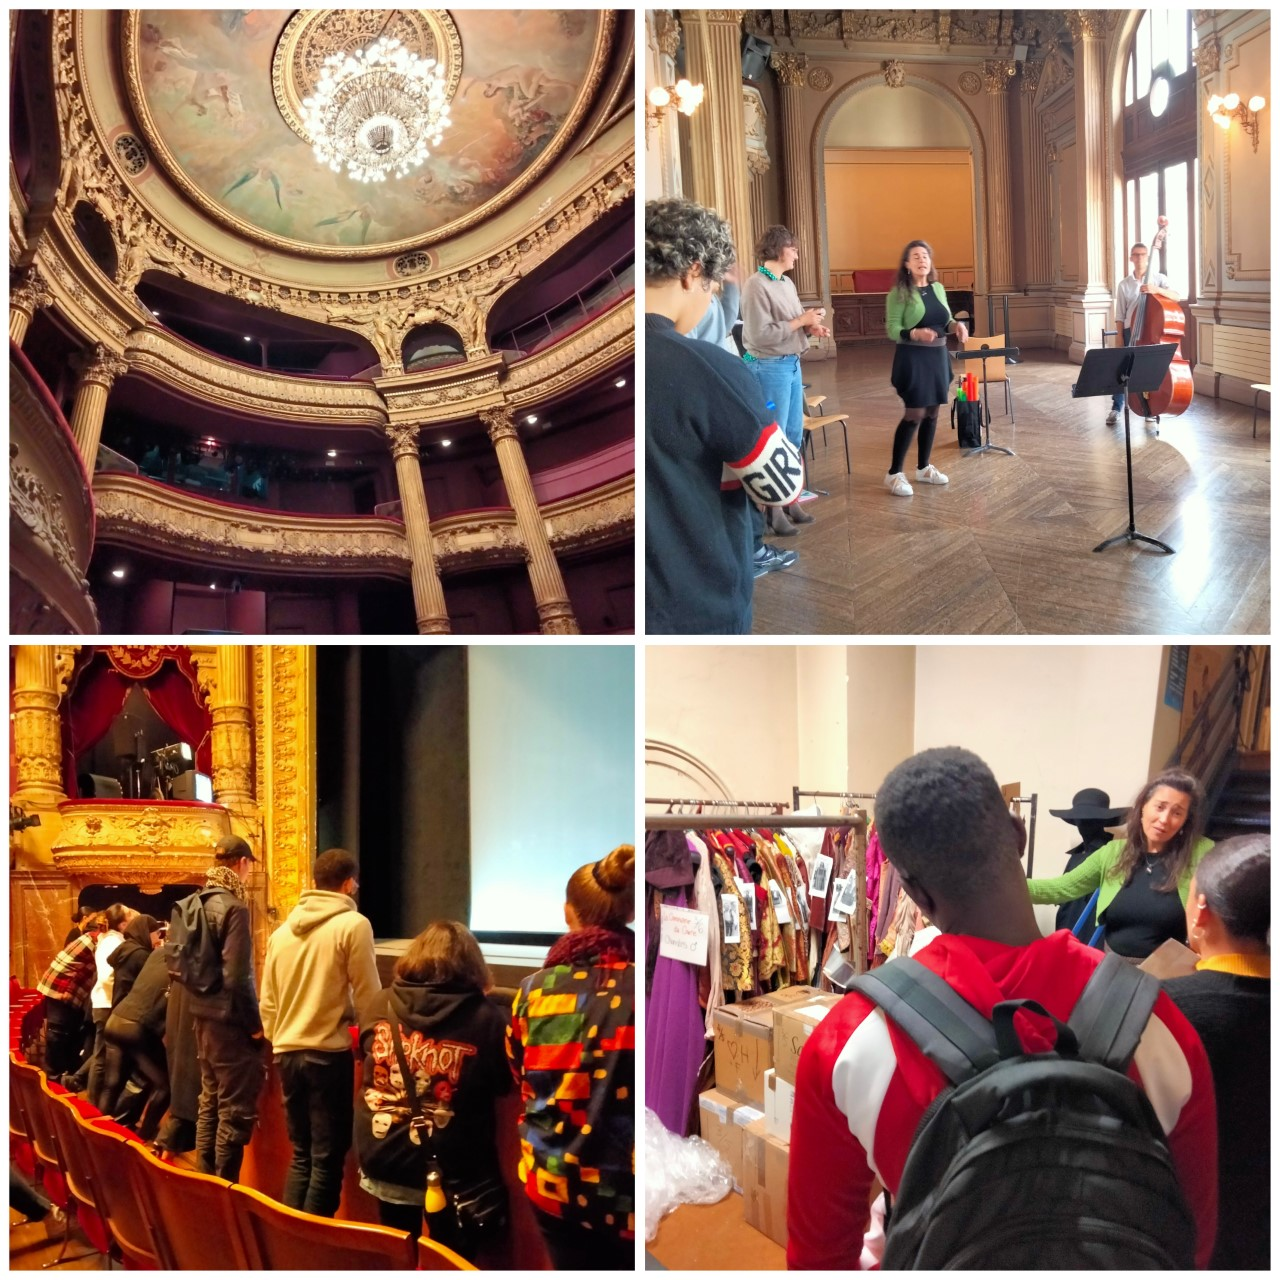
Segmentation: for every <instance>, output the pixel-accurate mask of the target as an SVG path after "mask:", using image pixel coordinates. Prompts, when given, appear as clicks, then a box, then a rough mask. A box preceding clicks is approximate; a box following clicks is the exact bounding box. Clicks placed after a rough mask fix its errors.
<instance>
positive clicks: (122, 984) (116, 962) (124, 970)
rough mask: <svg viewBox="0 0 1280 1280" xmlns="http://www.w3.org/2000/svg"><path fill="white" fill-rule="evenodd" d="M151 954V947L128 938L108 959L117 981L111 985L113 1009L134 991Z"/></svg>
mask: <svg viewBox="0 0 1280 1280" xmlns="http://www.w3.org/2000/svg"><path fill="white" fill-rule="evenodd" d="M150 954H151V948H150V947H144V946H143V945H142V944H141V943H139V942H135V941H134V940H133V939H132V938H130V937H128V936H126V937H125V940H124V941H123V942H122V943H121V944H120V945H119V946H118V947H117V948H116V949H115V950H114V951H113V952H112V953H111V954H110V955H109V956H108V957H107V963H108V964H109V965H110V966H111V967H112V968H113V969H114V970H115V974H116V977H115V981H114V982H113V983H112V984H111V1007H112V1008H113V1009H115V1008H116V1007H117V1006H118V1005H119V1004H120V1002H121V1001H122V1000H123V999H124V998H125V997H126V996H127V995H128V994H129V992H130V991H131V990H132V989H133V984H134V982H135V981H137V977H138V974H140V973H141V972H142V967H143V965H145V964H146V963H147V957H148V956H149V955H150Z"/></svg>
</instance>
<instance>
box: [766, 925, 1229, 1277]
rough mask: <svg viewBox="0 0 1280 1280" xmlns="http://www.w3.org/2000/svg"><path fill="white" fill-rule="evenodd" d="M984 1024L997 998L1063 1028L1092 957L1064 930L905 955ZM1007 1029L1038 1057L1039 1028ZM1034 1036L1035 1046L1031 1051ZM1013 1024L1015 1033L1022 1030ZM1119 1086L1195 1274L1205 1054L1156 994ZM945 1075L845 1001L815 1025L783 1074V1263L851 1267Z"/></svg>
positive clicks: (1204, 1244) (1204, 1140)
mask: <svg viewBox="0 0 1280 1280" xmlns="http://www.w3.org/2000/svg"><path fill="white" fill-rule="evenodd" d="M915 958H916V959H917V960H919V961H920V963H922V964H924V965H927V966H928V967H929V968H930V969H932V970H933V971H934V972H935V973H937V974H938V975H939V976H940V977H942V978H943V979H944V980H945V981H946V982H947V983H948V984H949V985H950V986H951V987H952V988H953V989H954V990H955V991H956V992H958V993H959V994H960V995H961V996H963V997H964V999H966V1000H968V1001H969V1003H970V1004H972V1005H973V1006H974V1007H975V1008H976V1009H978V1010H979V1011H980V1012H981V1013H983V1014H985V1015H986V1016H987V1017H990V1016H991V1010H992V1008H993V1007H994V1006H995V1005H996V1004H997V1003H998V1002H999V1001H1001V1000H1013V999H1020V998H1029V999H1035V1000H1038V1001H1039V1002H1040V1003H1041V1004H1042V1005H1044V1007H1045V1008H1046V1009H1047V1010H1049V1012H1050V1013H1052V1014H1053V1015H1054V1016H1055V1017H1057V1018H1059V1019H1061V1020H1062V1021H1064V1022H1065V1021H1066V1020H1067V1018H1068V1017H1069V1016H1070V1013H1071V1009H1072V1007H1073V1006H1074V1004H1075V1002H1076V1000H1077V998H1078V997H1079V995H1080V993H1081V991H1083V990H1084V987H1085V984H1086V983H1087V982H1088V981H1089V978H1090V976H1091V975H1092V973H1093V971H1094V969H1095V968H1096V967H1097V965H1098V963H1099V961H1100V960H1101V958H1102V955H1101V952H1099V951H1096V950H1094V949H1093V948H1091V947H1086V946H1084V945H1083V944H1082V943H1081V942H1079V941H1077V939H1075V938H1074V937H1072V936H1071V934H1070V933H1068V932H1066V931H1065V930H1063V931H1060V932H1058V933H1054V934H1051V935H1050V936H1049V937H1047V938H1042V939H1041V940H1040V941H1039V942H1035V943H1032V944H1031V945H1030V946H1027V947H1010V946H1006V945H1005V944H1003V943H999V942H992V941H990V940H988V939H985V938H971V937H967V936H960V935H955V934H943V935H942V936H941V937H940V938H937V939H936V940H935V941H934V942H932V943H930V944H929V945H928V946H927V947H925V948H924V949H923V950H922V951H920V952H919V953H918V954H917V955H916V957H915ZM1034 1023H1035V1024H1037V1025H1032V1024H1033V1020H1032V1019H1029V1018H1019V1020H1018V1026H1019V1030H1020V1031H1023V1043H1024V1045H1025V1046H1026V1047H1027V1049H1028V1050H1029V1051H1031V1052H1035V1051H1037V1050H1042V1049H1045V1048H1048V1047H1049V1044H1050V1042H1051V1035H1052V1033H1051V1031H1050V1030H1048V1024H1047V1023H1046V1022H1044V1020H1043V1019H1035V1020H1034ZM1041 1026H1043V1027H1044V1028H1046V1031H1045V1039H1044V1041H1043V1042H1042V1043H1041V1044H1036V1043H1034V1042H1033V1036H1034V1035H1035V1034H1036V1033H1037V1032H1038V1031H1039V1027H1041ZM1024 1027H1026V1028H1027V1030H1023V1028H1024ZM1129 1075H1130V1077H1131V1078H1132V1079H1133V1080H1135V1081H1137V1083H1138V1084H1140V1085H1141V1086H1142V1088H1143V1089H1144V1090H1145V1092H1146V1094H1147V1097H1148V1098H1149V1099H1150V1101H1151V1104H1152V1107H1153V1108H1154V1109H1155V1113H1156V1115H1157V1117H1158V1118H1159V1120H1160V1124H1161V1126H1162V1127H1163V1129H1164V1131H1165V1134H1166V1135H1167V1136H1168V1140H1169V1149H1170V1152H1171V1153H1172V1156H1173V1162H1174V1167H1175V1168H1176V1170H1177V1173H1178V1178H1179V1180H1180V1182H1181V1183H1182V1189H1183V1192H1184V1193H1185V1195H1186V1197H1187V1204H1188V1206H1189V1207H1190V1209H1191V1213H1192V1216H1193V1218H1194V1219H1195V1223H1196V1263H1197V1265H1198V1266H1200V1267H1202V1268H1203V1267H1205V1266H1206V1265H1207V1264H1208V1261H1209V1256H1210V1254H1211V1252H1212V1250H1213V1242H1214V1235H1215V1233H1216V1230H1217V1221H1218V1155H1217V1153H1218V1122H1217V1112H1216V1110H1215V1107H1214V1096H1213V1080H1212V1077H1211V1075H1210V1072H1209V1060H1208V1058H1207V1056H1206V1055H1205V1051H1204V1046H1203V1045H1202V1044H1201V1043H1200V1039H1199V1037H1198V1036H1197V1035H1196V1033H1195V1032H1194V1031H1193V1030H1192V1028H1191V1024H1190V1023H1189V1022H1187V1020H1186V1019H1185V1018H1184V1017H1183V1016H1182V1014H1181V1013H1180V1012H1179V1011H1178V1010H1177V1008H1176V1007H1175V1006H1174V1004H1173V1002H1172V1001H1171V1000H1170V999H1169V997H1168V996H1167V995H1166V994H1164V992H1161V994H1160V998H1159V999H1158V1000H1157V1001H1156V1005H1155V1010H1154V1012H1153V1014H1152V1017H1151V1019H1150V1021H1149V1022H1148V1023H1147V1029H1146V1031H1145V1032H1144V1033H1143V1036H1142V1041H1141V1043H1140V1044H1139V1046H1138V1051H1137V1053H1136V1054H1135V1055H1134V1061H1133V1065H1132V1066H1131V1067H1130V1069H1129ZM945 1085H946V1078H945V1077H944V1076H943V1074H942V1072H941V1071H939V1070H938V1068H937V1067H935V1066H934V1065H933V1063H932V1062H930V1061H929V1060H928V1059H927V1058H926V1057H925V1056H924V1055H923V1054H922V1053H921V1052H920V1050H919V1049H917V1048H916V1046H915V1044H914V1043H913V1042H912V1041H911V1040H909V1039H908V1038H907V1037H906V1036H905V1035H904V1034H903V1033H902V1032H901V1031H900V1030H899V1029H898V1028H897V1027H896V1026H894V1025H893V1024H892V1023H890V1022H889V1021H888V1020H887V1019H886V1018H885V1016H884V1013H883V1012H882V1011H881V1010H880V1009H878V1008H877V1007H876V1006H875V1005H873V1004H872V1003H871V1002H870V1001H869V1000H867V999H865V998H864V997H863V996H860V995H857V994H856V993H854V994H851V995H848V996H846V997H845V998H844V999H843V1000H842V1001H841V1002H840V1003H839V1004H838V1005H837V1006H836V1007H835V1008H834V1009H832V1010H831V1012H830V1013H829V1014H827V1016H826V1017H825V1018H824V1019H823V1020H822V1022H820V1023H819V1024H818V1026H817V1027H815V1028H814V1030H813V1034H812V1035H811V1036H810V1037H809V1040H808V1042H807V1043H806V1044H805V1047H804V1050H803V1051H802V1052H801V1054H800V1061H799V1065H798V1067H797V1069H796V1096H795V1110H794V1112H793V1117H792V1125H791V1164H790V1174H789V1178H788V1184H787V1265H788V1267H790V1268H792V1269H796V1270H821V1269H827V1268H830V1269H832V1270H835V1269H845V1270H855V1269H857V1268H858V1267H859V1265H860V1255H861V1253H862V1240H863V1234H864V1232H865V1231H866V1229H867V1224H868V1217H869V1215H868V1196H869V1193H870V1190H871V1185H872V1181H873V1179H874V1178H875V1177H877V1176H878V1177H879V1178H880V1181H881V1182H882V1183H883V1184H884V1185H885V1186H886V1187H888V1188H889V1191H890V1192H891V1193H896V1192H897V1190H898V1184H899V1182H900V1180H901V1178H902V1170H903V1166H904V1165H905V1164H906V1160H907V1152H908V1150H909V1148H910V1145H911V1139H912V1137H913V1135H914V1134H915V1131H916V1127H917V1126H918V1125H919V1123H920V1118H921V1116H922V1115H923V1114H924V1112H925V1110H926V1108H927V1107H928V1105H929V1103H930V1102H931V1101H932V1100H933V1099H934V1098H935V1097H936V1096H937V1095H938V1094H939V1093H941V1092H942V1090H943V1088H944V1087H945Z"/></svg>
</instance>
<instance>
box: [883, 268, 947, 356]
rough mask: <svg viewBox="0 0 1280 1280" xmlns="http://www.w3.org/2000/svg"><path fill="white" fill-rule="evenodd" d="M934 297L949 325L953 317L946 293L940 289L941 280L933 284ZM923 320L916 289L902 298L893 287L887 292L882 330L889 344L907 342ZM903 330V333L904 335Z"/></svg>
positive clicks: (922, 307) (921, 306)
mask: <svg viewBox="0 0 1280 1280" xmlns="http://www.w3.org/2000/svg"><path fill="white" fill-rule="evenodd" d="M933 292H934V296H935V297H936V298H937V299H938V301H939V302H941V303H942V306H943V309H944V310H945V311H946V313H947V323H948V324H950V323H951V321H952V319H953V316H952V315H951V308H950V306H948V305H947V291H946V290H945V289H944V288H943V287H942V281H941V280H935V281H934V282H933ZM923 319H924V303H923V302H922V301H921V299H920V293H919V290H917V289H912V290H911V292H910V293H909V294H907V296H906V297H905V298H904V297H903V296H902V290H901V289H899V288H898V286H897V285H894V286H893V288H892V289H890V290H889V292H888V294H887V296H886V297H885V302H884V329H885V332H886V333H887V334H888V335H889V339H890V341H891V342H907V341H909V340H910V339H909V337H908V336H906V335H909V334H910V332H911V330H912V329H914V328H915V327H916V325H918V324H919V323H920V321H921V320H923ZM904 330H905V333H904Z"/></svg>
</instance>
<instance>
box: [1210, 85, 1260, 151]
mask: <svg viewBox="0 0 1280 1280" xmlns="http://www.w3.org/2000/svg"><path fill="white" fill-rule="evenodd" d="M1266 105H1267V100H1266V98H1264V97H1262V96H1261V95H1260V94H1255V95H1254V96H1253V97H1252V98H1250V99H1249V105H1248V106H1247V107H1246V106H1245V105H1244V103H1243V102H1241V101H1240V95H1239V94H1238V93H1229V94H1227V96H1226V97H1225V98H1221V97H1219V96H1218V95H1217V94H1216V93H1215V94H1214V95H1213V97H1212V98H1210V99H1209V115H1210V117H1211V118H1212V120H1213V123H1214V124H1216V125H1217V126H1218V127H1219V128H1221V129H1230V128H1231V121H1232V120H1233V119H1234V118H1236V117H1239V120H1240V127H1241V128H1242V129H1243V130H1244V131H1245V133H1247V134H1248V135H1249V137H1250V138H1252V139H1253V149H1254V150H1255V151H1257V149H1258V112H1259V111H1261V110H1262V108H1263V107H1265V106H1266Z"/></svg>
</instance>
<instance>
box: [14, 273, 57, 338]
mask: <svg viewBox="0 0 1280 1280" xmlns="http://www.w3.org/2000/svg"><path fill="white" fill-rule="evenodd" d="M52 304H53V294H51V293H50V292H49V286H48V284H47V283H46V282H45V278H44V276H42V275H41V274H40V268H39V267H34V266H33V267H28V268H27V270H26V271H25V272H24V273H23V277H22V279H21V280H20V281H19V282H18V283H17V284H16V285H14V286H13V288H12V289H10V291H9V341H10V342H14V343H16V344H17V345H18V346H22V343H23V340H24V339H25V338H26V336H27V330H28V329H29V328H30V327H31V321H32V320H34V319H35V314H36V312H37V311H39V309H40V308H41V307H48V306H52Z"/></svg>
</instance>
